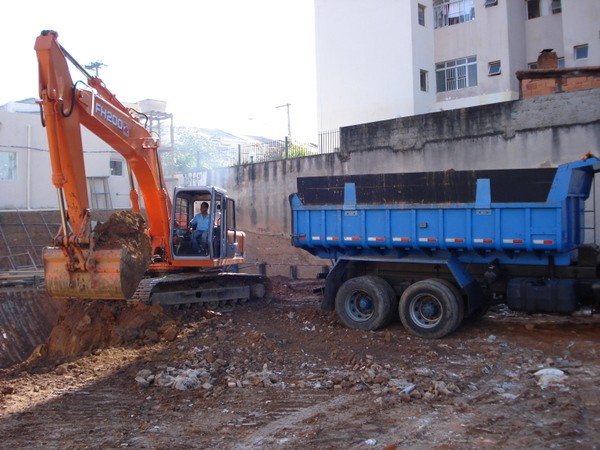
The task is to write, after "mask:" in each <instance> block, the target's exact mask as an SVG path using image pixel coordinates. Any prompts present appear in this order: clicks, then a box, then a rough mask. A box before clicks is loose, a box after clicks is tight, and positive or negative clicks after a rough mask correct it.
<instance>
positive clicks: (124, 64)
mask: <svg viewBox="0 0 600 450" xmlns="http://www.w3.org/2000/svg"><path fill="white" fill-rule="evenodd" d="M43 29H52V30H55V31H57V32H58V34H59V42H60V44H61V45H62V46H63V47H64V48H65V49H66V50H67V51H68V52H69V53H70V54H71V55H72V56H73V57H74V58H75V59H76V60H77V61H78V62H79V63H80V64H81V65H87V64H89V63H91V62H94V61H101V62H102V63H104V64H106V66H105V67H103V68H101V69H100V73H99V76H100V78H102V80H103V81H104V83H105V84H106V86H107V87H108V89H109V90H111V91H112V92H113V93H114V94H115V95H116V96H117V98H118V99H119V100H121V101H123V102H136V101H139V100H143V99H147V98H150V99H158V100H165V101H166V102H167V112H169V113H172V114H173V115H174V121H175V124H176V125H189V126H199V127H206V128H221V129H224V130H226V131H230V132H234V133H248V134H250V133H253V134H263V135H267V136H269V137H274V138H281V137H283V136H285V135H286V134H287V129H288V121H287V113H286V108H285V107H282V108H277V106H280V105H284V104H287V103H290V104H291V106H290V122H291V131H292V135H293V136H294V137H295V138H298V139H302V140H311V141H313V142H314V141H315V140H316V87H315V85H316V82H315V56H314V2H313V0H193V1H192V0H186V1H183V0H171V1H166V0H163V1H157V0H144V1H141V2H140V1H131V0H118V1H117V0H103V1H100V2H82V1H75V0H48V1H39V0H20V1H19V2H10V6H8V4H7V5H5V6H4V7H3V12H2V14H1V15H0V39H1V42H2V44H1V48H2V59H1V63H0V105H2V104H5V103H7V102H10V101H16V100H22V99H25V98H30V97H35V98H37V97H39V93H38V82H37V59H36V55H35V51H34V50H33V46H34V43H35V39H36V37H37V36H38V35H39V33H40V31H41V30H43ZM72 76H73V77H74V79H75V80H77V79H81V78H82V77H80V76H79V73H78V72H74V73H73V74H72Z"/></svg>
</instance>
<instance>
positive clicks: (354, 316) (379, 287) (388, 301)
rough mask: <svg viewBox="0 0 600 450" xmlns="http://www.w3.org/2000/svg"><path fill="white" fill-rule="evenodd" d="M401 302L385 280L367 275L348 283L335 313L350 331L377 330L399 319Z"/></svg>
mask: <svg viewBox="0 0 600 450" xmlns="http://www.w3.org/2000/svg"><path fill="white" fill-rule="evenodd" d="M397 309H398V299H397V297H396V294H395V292H394V289H392V287H391V286H390V284H389V283H388V282H387V281H385V280H384V279H383V278H379V277H374V276H363V277H356V278H351V279H349V280H348V281H346V282H345V283H344V284H342V286H341V287H340V289H339V290H338V292H337V295H336V297H335V311H336V313H337V316H338V317H339V319H340V321H341V322H342V323H343V324H344V325H345V326H346V327H348V328H357V329H359V330H368V331H374V330H377V329H378V328H381V327H383V326H384V325H387V324H388V323H390V322H391V321H392V320H393V319H394V318H395V317H396V311H397Z"/></svg>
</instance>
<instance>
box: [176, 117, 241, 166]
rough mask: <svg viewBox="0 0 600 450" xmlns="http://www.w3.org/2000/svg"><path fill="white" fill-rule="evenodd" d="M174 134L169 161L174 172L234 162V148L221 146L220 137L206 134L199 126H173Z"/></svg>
mask: <svg viewBox="0 0 600 450" xmlns="http://www.w3.org/2000/svg"><path fill="white" fill-rule="evenodd" d="M174 135H175V137H174V149H173V152H171V154H170V163H171V164H172V166H173V168H174V171H175V172H176V173H188V172H195V171H200V170H209V169H214V168H216V167H224V166H229V165H233V164H234V163H235V160H236V156H237V155H236V153H237V152H236V151H235V149H234V150H233V151H232V150H231V149H230V148H225V147H223V145H221V143H220V139H218V138H216V137H214V136H208V135H207V134H206V133H204V132H203V131H202V130H201V129H199V128H192V127H175V130H174Z"/></svg>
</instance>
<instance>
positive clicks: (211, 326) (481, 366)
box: [0, 278, 600, 449]
mask: <svg viewBox="0 0 600 450" xmlns="http://www.w3.org/2000/svg"><path fill="white" fill-rule="evenodd" d="M318 285H319V282H317V281H291V280H288V279H285V278H276V279H274V296H273V299H272V300H271V301H270V302H267V301H261V302H249V303H246V304H243V305H237V306H234V307H232V308H231V309H229V310H223V311H221V312H219V313H218V314H215V313H211V312H209V311H202V310H200V309H179V310H175V309H173V310H162V309H161V308H158V307H153V308H149V307H141V306H139V305H138V306H135V305H127V304H125V305H124V304H122V303H119V304H115V303H109V302H97V303H95V304H90V303H89V302H74V303H70V304H68V305H62V306H61V311H60V314H59V319H58V320H59V322H58V325H57V326H56V327H55V328H54V330H53V331H52V332H51V334H50V338H49V340H48V342H47V343H46V344H45V345H43V346H40V347H38V348H36V350H35V351H34V353H33V354H32V356H31V357H30V358H29V360H28V361H27V362H24V363H22V364H19V365H16V366H12V367H9V368H6V369H2V370H1V371H0V436H2V440H1V444H0V447H2V448H59V449H62V448H69V449H86V448H136V449H137V448H146V449H167V448H168V449H184V448H186V449H187V448H219V449H255V448H261V449H288V448H289V449H292V448H294V449H295V448H315V449H316V448H318V449H324V448H344V449H347V448H352V449H366V448H373V449H396V448H399V449H402V448H410V449H469V448H473V449H475V448H476V449H481V448H494V449H496V448H511V449H534V448H558V449H567V448H569V449H570V448H586V449H593V448H598V447H599V446H600V385H599V383H598V380H599V379H600V359H599V353H600V333H599V331H600V320H599V319H598V317H597V316H596V317H573V316H570V317H559V316H550V315H532V316H527V315H524V314H517V313H513V312H510V311H507V310H505V309H501V308H500V309H496V310H494V311H492V312H491V313H489V314H488V315H487V316H486V317H485V318H484V319H482V320H481V321H479V322H476V323H473V324H465V325H463V326H462V327H461V328H459V330H458V331H456V332H454V333H453V334H452V335H450V336H448V337H446V338H444V339H441V340H436V341H428V340H424V339H421V338H417V337H414V336H411V335H409V334H408V333H407V332H406V331H405V330H404V329H403V328H402V326H401V325H400V323H394V324H392V325H391V326H389V327H387V328H385V329H383V330H381V331H377V332H363V331H357V330H349V329H346V328H343V327H342V326H341V325H340V324H339V322H338V321H337V319H336V317H335V315H334V314H332V313H324V312H321V311H320V309H319V301H320V297H319V295H318V294H317V293H315V292H314V290H315V288H317V287H318ZM42 295H43V294H42V293H40V296H42ZM42 300H43V301H49V300H44V299H41V301H42ZM542 369H549V370H545V371H542V372H539V371H540V370H542Z"/></svg>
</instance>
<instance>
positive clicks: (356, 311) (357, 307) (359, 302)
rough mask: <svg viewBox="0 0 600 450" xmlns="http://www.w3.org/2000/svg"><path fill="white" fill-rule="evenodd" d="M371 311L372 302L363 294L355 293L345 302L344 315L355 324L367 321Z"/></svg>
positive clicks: (372, 308) (371, 313)
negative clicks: (350, 318)
mask: <svg viewBox="0 0 600 450" xmlns="http://www.w3.org/2000/svg"><path fill="white" fill-rule="evenodd" d="M373 310H374V305H373V300H372V299H371V297H369V296H368V295H367V294H365V293H364V292H356V293H354V294H353V295H352V296H350V298H348V300H347V301H346V313H347V314H348V316H350V317H352V320H354V321H356V322H365V321H367V320H369V319H370V318H371V316H372V315H373Z"/></svg>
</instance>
